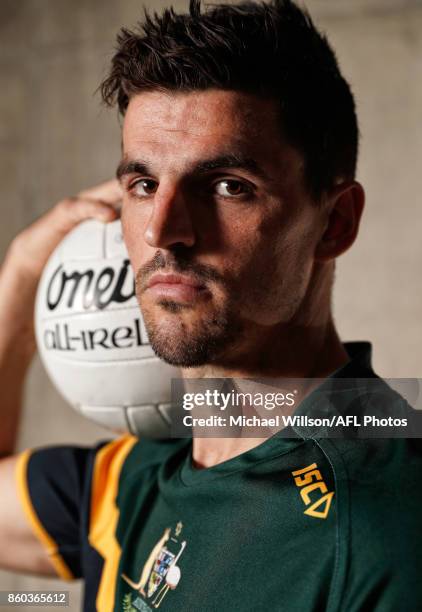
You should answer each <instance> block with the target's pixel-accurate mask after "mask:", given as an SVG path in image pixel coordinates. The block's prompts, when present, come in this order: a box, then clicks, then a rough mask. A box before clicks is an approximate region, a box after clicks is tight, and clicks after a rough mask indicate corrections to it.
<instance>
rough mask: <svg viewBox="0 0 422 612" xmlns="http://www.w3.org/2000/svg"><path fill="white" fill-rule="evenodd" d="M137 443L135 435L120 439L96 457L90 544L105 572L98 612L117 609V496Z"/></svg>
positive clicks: (118, 547) (119, 552) (97, 602)
mask: <svg viewBox="0 0 422 612" xmlns="http://www.w3.org/2000/svg"><path fill="white" fill-rule="evenodd" d="M137 441H138V438H136V437H135V436H123V437H121V438H118V439H117V440H114V441H113V442H110V443H109V444H106V445H105V446H103V448H102V449H101V450H99V451H98V453H97V456H96V458H95V464H94V472H93V478H92V490H91V516H90V529H89V543H90V544H91V546H92V547H93V548H95V550H97V551H98V552H99V554H100V555H101V557H102V558H103V559H104V569H103V572H102V574H101V580H100V585H99V588H98V592H97V599H96V604H97V610H98V612H111V611H112V610H114V598H115V591H116V580H117V570H118V567H119V560H120V555H121V549H120V545H119V543H118V541H117V539H116V535H115V534H116V528H117V522H118V519H119V509H118V508H117V506H116V496H117V493H118V488H119V477H120V473H121V470H122V467H123V464H124V462H125V459H126V457H127V456H128V454H129V452H130V451H131V449H132V447H133V446H134V444H135V443H136V442H137Z"/></svg>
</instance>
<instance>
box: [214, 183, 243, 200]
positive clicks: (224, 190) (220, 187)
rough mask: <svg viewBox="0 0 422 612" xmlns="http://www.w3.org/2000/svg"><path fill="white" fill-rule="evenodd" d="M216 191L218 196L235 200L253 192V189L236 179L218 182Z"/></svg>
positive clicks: (215, 185) (215, 186)
mask: <svg viewBox="0 0 422 612" xmlns="http://www.w3.org/2000/svg"><path fill="white" fill-rule="evenodd" d="M214 190H215V193H217V195H219V196H222V197H224V198H235V197H239V196H242V195H246V194H248V193H250V192H251V188H250V187H249V186H248V185H246V184H245V183H244V182H243V181H238V180H236V179H224V180H222V181H218V183H215V184H214Z"/></svg>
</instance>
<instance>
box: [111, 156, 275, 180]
mask: <svg viewBox="0 0 422 612" xmlns="http://www.w3.org/2000/svg"><path fill="white" fill-rule="evenodd" d="M226 168H227V169H228V168H230V169H234V170H235V169H240V170H247V171H248V172H251V173H252V174H255V176H258V177H260V178H262V179H265V180H270V179H269V177H268V175H267V174H266V172H264V170H263V169H262V168H261V166H260V165H259V164H258V162H257V161H256V160H255V159H253V158H252V157H246V156H244V155H241V154H235V153H229V154H228V155H220V156H218V157H212V158H210V159H204V160H202V161H200V162H198V163H197V164H196V165H195V167H194V168H193V171H192V174H206V173H207V172H212V171H213V170H223V169H226ZM125 174H145V175H150V176H151V175H152V174H153V172H152V170H151V168H150V167H149V165H148V163H146V162H145V161H143V160H135V159H134V160H130V159H125V158H123V159H122V161H121V162H120V163H119V165H118V167H117V170H116V177H117V178H118V179H119V180H120V179H121V178H122V177H123V176H124V175H125Z"/></svg>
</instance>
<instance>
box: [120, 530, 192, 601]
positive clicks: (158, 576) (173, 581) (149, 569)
mask: <svg viewBox="0 0 422 612" xmlns="http://www.w3.org/2000/svg"><path fill="white" fill-rule="evenodd" d="M182 529H183V524H182V522H181V521H179V522H178V523H177V525H176V527H175V529H174V535H173V533H172V529H171V528H170V527H167V528H166V529H164V532H163V535H162V536H161V538H160V539H159V540H158V542H157V543H156V545H155V546H154V548H153V549H152V551H151V552H150V554H149V556H148V559H147V561H146V562H145V565H144V567H143V569H142V572H141V576H140V578H139V581H138V582H135V581H133V580H131V579H130V578H129V577H128V576H126V575H125V574H122V575H121V576H122V578H123V580H124V581H125V582H127V584H128V585H129V586H131V587H132V589H134V590H135V591H138V593H139V594H140V595H142V596H143V597H144V598H145V600H146V601H147V602H148V604H150V605H152V606H153V607H154V608H159V607H160V604H161V602H162V601H163V599H164V597H165V596H166V595H167V592H168V591H169V590H174V589H175V588H176V587H177V585H178V584H179V581H180V578H181V571H180V567H179V566H178V565H177V562H178V561H179V559H180V557H181V555H182V553H183V551H184V550H185V547H186V541H183V542H181V541H180V540H179V536H180V534H181V532H182ZM143 601H144V600H141V599H140V598H138V600H135V602H133V603H131V604H130V605H131V606H132V607H128V608H127V609H128V610H132V609H138V610H150V609H151V608H149V607H148V606H147V605H146V604H145V603H143Z"/></svg>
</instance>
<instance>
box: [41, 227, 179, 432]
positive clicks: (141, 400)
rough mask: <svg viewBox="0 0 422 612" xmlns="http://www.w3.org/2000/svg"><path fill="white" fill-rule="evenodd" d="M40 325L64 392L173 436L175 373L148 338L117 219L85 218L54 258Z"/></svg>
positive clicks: (93, 414) (95, 409)
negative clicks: (172, 392) (172, 403)
mask: <svg viewBox="0 0 422 612" xmlns="http://www.w3.org/2000/svg"><path fill="white" fill-rule="evenodd" d="M35 330H36V337H37V345H38V350H39V353H40V356H41V359H42V361H43V363H44V366H45V368H46V370H47V372H48V374H49V376H50V378H51V380H52V381H53V383H54V384H55V386H56V387H57V389H58V390H59V392H60V393H61V394H62V395H63V396H64V397H65V398H66V399H67V400H68V401H69V402H70V404H71V405H72V406H73V407H74V408H76V409H77V410H79V411H80V412H81V413H82V414H83V415H85V416H86V417H88V418H90V419H92V420H93V421H95V422H97V423H99V424H101V425H103V426H104V427H108V428H110V429H113V430H115V431H119V432H123V431H129V432H131V433H134V434H137V435H144V436H151V437H168V436H169V428H170V421H171V404H170V397H171V379H172V377H173V378H177V377H180V372H179V370H178V369H177V368H174V367H172V366H169V365H168V364H166V363H164V362H163V361H162V360H160V359H159V358H158V357H156V355H155V354H154V352H153V350H152V348H151V346H150V345H149V342H148V336H147V333H146V331H145V326H144V322H143V320H142V316H141V312H140V309H139V306H138V303H137V300H136V297H135V282H134V274H133V271H132V268H131V265H130V263H129V258H128V254H127V251H126V247H125V244H124V242H123V237H122V230H121V224H120V221H119V220H118V221H114V222H112V223H106V224H104V223H101V222H100V221H96V220H89V221H85V222H83V223H81V224H80V225H79V226H77V227H76V228H75V229H74V230H73V231H72V232H70V233H69V234H68V235H67V236H66V237H65V239H64V240H63V241H62V242H61V243H60V245H59V246H58V247H57V249H56V250H55V251H54V253H53V254H52V256H51V258H50V259H49V261H48V263H47V265H46V267H45V269H44V272H43V275H42V278H41V281H40V284H39V287H38V292H37V299H36V306H35Z"/></svg>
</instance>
